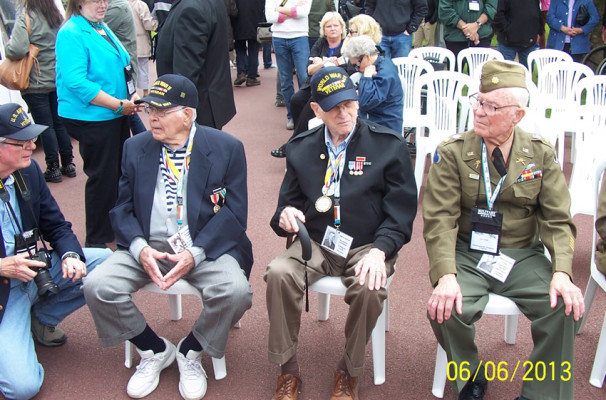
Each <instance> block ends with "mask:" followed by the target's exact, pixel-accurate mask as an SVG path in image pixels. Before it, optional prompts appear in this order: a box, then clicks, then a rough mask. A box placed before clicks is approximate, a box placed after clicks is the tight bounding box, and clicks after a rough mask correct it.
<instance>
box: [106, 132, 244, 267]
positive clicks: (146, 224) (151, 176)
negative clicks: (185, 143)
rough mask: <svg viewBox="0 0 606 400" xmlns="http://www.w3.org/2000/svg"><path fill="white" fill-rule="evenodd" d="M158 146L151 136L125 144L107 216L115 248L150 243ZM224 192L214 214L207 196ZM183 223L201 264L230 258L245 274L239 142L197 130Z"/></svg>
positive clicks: (137, 137)
mask: <svg viewBox="0 0 606 400" xmlns="http://www.w3.org/2000/svg"><path fill="white" fill-rule="evenodd" d="M161 149H162V143H161V142H159V141H157V140H155V139H154V138H153V136H152V133H151V132H150V131H147V132H144V133H140V134H139V135H137V136H134V137H132V138H130V139H128V140H127V141H126V142H125V143H124V151H123V154H122V176H121V177H120V181H119V185H118V201H117V203H116V206H115V207H114V208H113V209H112V210H111V211H110V219H111V222H112V226H113V228H114V232H115V234H116V245H118V246H119V247H122V248H128V247H129V246H130V244H131V242H132V241H133V239H135V238H136V237H139V236H140V237H143V238H145V240H149V233H150V219H151V212H152V205H153V201H154V190H155V187H156V180H157V176H158V171H159V159H160V151H161ZM217 188H225V189H226V190H227V193H226V196H225V205H224V206H223V207H221V209H220V210H219V212H218V213H216V214H215V212H214V211H213V207H214V204H213V202H212V201H211V194H212V193H213V190H214V189H217ZM186 193H187V223H188V226H189V232H190V235H191V237H192V240H193V244H194V246H199V247H202V248H204V251H205V253H206V258H207V259H209V260H216V259H217V258H219V257H220V256H221V255H223V254H229V255H231V256H232V257H234V258H235V259H236V260H237V261H238V263H239V264H240V268H242V269H243V270H244V272H245V273H246V276H247V277H248V276H249V274H250V269H251V267H252V263H253V255H252V245H251V242H250V240H249V239H248V237H247V236H246V221H247V218H248V192H247V184H246V156H245V154H244V146H243V145H242V142H240V141H239V140H238V139H236V138H234V137H233V136H231V135H229V134H227V133H225V132H222V131H219V130H216V129H213V128H208V127H205V126H202V125H198V124H196V135H195V136H194V146H193V149H192V155H191V159H190V163H189V172H188V179H187V192H186Z"/></svg>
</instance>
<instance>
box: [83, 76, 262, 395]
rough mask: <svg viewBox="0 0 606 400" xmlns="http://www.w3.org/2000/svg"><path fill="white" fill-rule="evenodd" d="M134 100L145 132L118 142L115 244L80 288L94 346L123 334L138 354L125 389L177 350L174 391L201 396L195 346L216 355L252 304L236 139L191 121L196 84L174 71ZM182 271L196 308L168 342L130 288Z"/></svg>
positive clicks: (146, 388) (140, 389) (147, 384)
mask: <svg viewBox="0 0 606 400" xmlns="http://www.w3.org/2000/svg"><path fill="white" fill-rule="evenodd" d="M140 102H142V103H145V111H146V112H147V113H148V114H149V121H150V125H151V132H150V131H148V132H145V133H142V134H139V135H137V136H135V137H132V138H130V139H128V140H127V141H126V143H125V145H124V152H123V159H122V177H121V178H120V185H119V189H118V201H117V203H116V207H114V208H113V209H112V211H111V212H110V217H111V221H112V225H113V228H114V231H115V234H116V245H117V246H118V250H117V251H116V252H115V253H114V254H113V255H112V256H111V257H109V258H108V259H107V261H106V262H105V263H103V266H102V267H101V268H99V269H98V272H96V273H94V274H91V275H90V276H89V279H87V281H86V284H85V285H84V295H85V296H86V299H87V301H88V302H89V304H90V310H91V314H92V315H93V319H94V321H95V325H96V327H97V333H98V336H99V342H100V343H101V345H102V346H112V345H116V344H119V343H122V342H123V341H125V340H129V341H130V342H131V343H133V344H134V345H135V346H136V347H137V351H138V352H139V354H140V355H141V362H140V364H139V366H138V367H137V371H136V372H135V373H134V375H133V376H132V377H131V379H130V381H129V382H128V385H127V393H128V395H129V396H131V397H134V398H141V397H145V396H147V395H148V394H149V393H151V392H152V391H153V390H154V389H155V388H156V387H157V385H158V381H159V376H160V372H162V370H163V369H164V368H166V367H168V366H169V365H170V364H172V362H173V361H174V359H175V357H176V358H177V363H178V365H179V371H180V380H179V392H180V393H181V396H182V397H183V398H184V399H186V400H191V399H201V398H202V397H203V396H204V394H205V393H206V373H205V372H204V369H203V368H202V364H201V362H200V358H201V356H202V351H204V352H205V353H207V354H209V355H210V356H211V357H214V358H222V357H223V356H224V354H225V346H226V343H227V338H228V333H229V329H230V328H231V327H232V326H234V325H235V324H236V323H237V322H238V321H239V320H240V318H241V317H242V315H243V314H244V312H245V311H246V310H248V309H249V308H250V306H251V304H252V303H251V301H252V292H251V290H250V285H249V283H248V280H247V277H248V275H249V273H250V268H251V266H252V261H253V259H252V246H251V243H250V241H249V240H248V237H247V236H246V222H247V213H248V198H247V187H246V158H245V155H244V147H243V145H242V143H241V142H240V141H239V140H237V139H236V138H234V137H232V136H231V135H229V134H227V133H224V132H221V131H219V130H216V129H213V128H208V127H205V126H201V125H199V124H197V123H196V122H195V119H196V106H197V105H198V92H197V90H196V87H195V86H194V84H193V83H192V82H191V81H190V80H189V79H187V78H185V77H183V76H181V75H172V74H167V75H162V76H160V77H159V78H158V80H156V82H154V84H153V86H152V87H151V89H150V92H149V96H146V97H144V98H142V99H141V100H140ZM181 278H183V279H185V280H187V282H189V284H191V285H192V286H194V287H195V288H196V289H198V290H199V291H200V297H201V298H202V302H203V304H204V308H203V310H202V313H201V314H200V317H199V318H198V320H197V321H196V322H195V324H194V326H193V329H192V331H191V332H190V333H189V335H187V336H186V337H185V338H183V339H182V340H181V341H180V342H179V344H178V346H177V347H175V345H174V344H172V343H171V342H169V341H168V340H167V339H165V338H162V337H159V336H158V335H157V334H156V333H155V332H154V331H153V330H152V329H151V327H150V326H149V325H147V323H146V321H145V317H144V316H143V315H142V314H141V312H140V311H139V310H138V309H137V307H136V306H135V303H134V302H133V299H132V296H131V295H130V294H131V293H134V292H136V291H137V290H139V289H140V288H141V287H143V286H144V285H146V284H148V283H150V282H153V283H155V284H156V285H158V287H159V288H161V289H163V290H166V289H168V288H170V287H171V286H172V285H173V284H174V283H175V282H177V281H178V280H179V279H181ZM118 316H119V317H118Z"/></svg>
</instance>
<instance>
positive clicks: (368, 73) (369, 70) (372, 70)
mask: <svg viewBox="0 0 606 400" xmlns="http://www.w3.org/2000/svg"><path fill="white" fill-rule="evenodd" d="M376 74H377V67H375V65H374V64H371V65H369V66H368V67H366V68H364V76H365V77H366V78H372V77H373V76H375V75H376Z"/></svg>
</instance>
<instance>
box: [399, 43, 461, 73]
mask: <svg viewBox="0 0 606 400" xmlns="http://www.w3.org/2000/svg"><path fill="white" fill-rule="evenodd" d="M408 57H411V58H421V59H423V60H425V61H427V62H429V63H430V64H431V65H432V66H433V67H434V70H436V71H437V70H441V69H443V67H446V68H447V69H448V71H454V70H455V66H456V57H455V55H454V53H453V52H452V51H450V50H448V49H447V48H445V47H435V46H425V47H417V48H414V49H412V50H410V53H408Z"/></svg>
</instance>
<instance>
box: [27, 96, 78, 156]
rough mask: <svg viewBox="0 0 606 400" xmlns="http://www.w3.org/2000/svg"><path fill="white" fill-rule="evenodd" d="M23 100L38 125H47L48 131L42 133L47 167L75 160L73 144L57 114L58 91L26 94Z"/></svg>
mask: <svg viewBox="0 0 606 400" xmlns="http://www.w3.org/2000/svg"><path fill="white" fill-rule="evenodd" d="M23 100H25V102H26V103H27V106H28V107H29V112H30V114H31V116H32V118H33V119H34V122H35V123H36V124H41V125H46V126H48V129H47V130H45V131H44V132H42V134H41V135H40V138H41V139H42V148H43V149H44V159H45V161H46V165H47V166H48V165H49V164H51V163H57V164H58V163H59V154H61V159H62V161H65V162H71V161H72V158H73V152H72V142H71V139H70V137H69V135H68V134H67V131H66V130H65V128H64V127H63V124H62V123H61V120H60V119H59V114H58V112H57V91H56V90H53V91H52V92H48V93H26V94H24V95H23Z"/></svg>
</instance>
